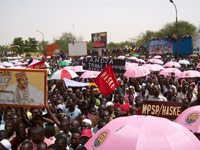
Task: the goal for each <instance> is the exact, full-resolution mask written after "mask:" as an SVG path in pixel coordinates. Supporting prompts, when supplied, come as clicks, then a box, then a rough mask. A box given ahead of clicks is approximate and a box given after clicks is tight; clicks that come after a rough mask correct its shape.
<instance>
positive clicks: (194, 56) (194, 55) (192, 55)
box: [190, 54, 199, 58]
mask: <svg viewBox="0 0 200 150" xmlns="http://www.w3.org/2000/svg"><path fill="white" fill-rule="evenodd" d="M190 57H192V58H199V56H198V55H196V54H191V55H190Z"/></svg>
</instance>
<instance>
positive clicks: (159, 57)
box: [153, 55, 162, 59]
mask: <svg viewBox="0 0 200 150" xmlns="http://www.w3.org/2000/svg"><path fill="white" fill-rule="evenodd" d="M161 58H162V57H161V56H160V55H156V56H154V57H153V59H161Z"/></svg>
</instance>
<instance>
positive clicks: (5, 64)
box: [3, 61, 14, 67]
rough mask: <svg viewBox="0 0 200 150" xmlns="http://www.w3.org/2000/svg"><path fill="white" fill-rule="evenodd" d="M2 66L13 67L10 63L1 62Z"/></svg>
mask: <svg viewBox="0 0 200 150" xmlns="http://www.w3.org/2000/svg"><path fill="white" fill-rule="evenodd" d="M3 66H4V67H14V65H13V64H12V63H10V62H7V61H4V62H3Z"/></svg>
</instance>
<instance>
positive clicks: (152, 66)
mask: <svg viewBox="0 0 200 150" xmlns="http://www.w3.org/2000/svg"><path fill="white" fill-rule="evenodd" d="M142 66H143V67H146V68H148V69H149V70H151V71H160V70H163V69H164V68H163V66H161V65H158V64H144V65H142Z"/></svg>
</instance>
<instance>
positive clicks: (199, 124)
mask: <svg viewBox="0 0 200 150" xmlns="http://www.w3.org/2000/svg"><path fill="white" fill-rule="evenodd" d="M175 122H177V123H179V124H181V125H183V126H185V127H186V128H188V129H189V130H192V131H193V132H197V133H200V106H193V107H189V108H188V109H186V110H184V111H183V112H182V113H181V114H180V115H179V116H178V117H177V118H176V120H175Z"/></svg>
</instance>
